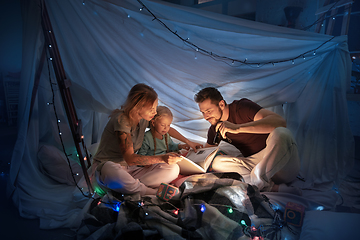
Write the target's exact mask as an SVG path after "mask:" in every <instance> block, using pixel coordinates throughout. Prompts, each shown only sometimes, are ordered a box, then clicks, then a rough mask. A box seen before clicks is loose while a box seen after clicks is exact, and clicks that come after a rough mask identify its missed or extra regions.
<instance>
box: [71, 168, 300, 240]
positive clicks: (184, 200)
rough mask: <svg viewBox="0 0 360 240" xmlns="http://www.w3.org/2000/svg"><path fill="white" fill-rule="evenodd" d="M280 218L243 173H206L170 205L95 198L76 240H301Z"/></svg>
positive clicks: (185, 185) (156, 201)
mask: <svg viewBox="0 0 360 240" xmlns="http://www.w3.org/2000/svg"><path fill="white" fill-rule="evenodd" d="M280 216H281V214H278V211H276V210H273V208H271V203H270V202H269V199H267V198H266V197H265V195H262V194H261V193H260V192H259V190H258V189H257V188H256V187H255V186H251V185H249V184H247V183H245V182H243V181H242V177H241V176H240V175H239V174H237V173H206V174H199V175H192V176H190V177H188V178H187V179H186V180H185V181H184V182H183V183H182V185H181V186H180V187H179V193H178V194H177V195H175V196H174V197H173V198H172V199H170V200H169V201H164V200H161V199H159V198H157V197H156V196H145V197H140V196H139V195H128V196H125V195H122V194H119V193H116V192H108V193H107V194H106V195H105V196H103V197H102V198H97V199H94V200H93V202H92V204H91V206H90V208H89V210H88V212H87V213H86V215H85V218H84V219H83V221H82V224H81V226H80V227H79V229H78V231H77V239H79V240H84V239H86V240H90V239H134V240H135V239H136V240H137V239H219V240H220V239H221V240H224V239H282V238H283V237H282V236H285V235H286V236H287V239H296V232H294V231H293V230H292V229H291V228H289V227H284V226H285V225H284V222H283V221H282V219H281V217H280ZM289 230H291V231H289ZM289 234H290V235H291V236H290V237H289Z"/></svg>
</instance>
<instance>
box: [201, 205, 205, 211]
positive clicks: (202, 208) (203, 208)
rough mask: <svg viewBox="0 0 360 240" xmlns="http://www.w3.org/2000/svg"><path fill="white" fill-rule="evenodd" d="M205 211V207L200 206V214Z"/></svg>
mask: <svg viewBox="0 0 360 240" xmlns="http://www.w3.org/2000/svg"><path fill="white" fill-rule="evenodd" d="M205 210H206V207H205V205H204V204H201V207H200V211H201V212H205Z"/></svg>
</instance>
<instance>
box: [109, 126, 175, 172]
mask: <svg viewBox="0 0 360 240" xmlns="http://www.w3.org/2000/svg"><path fill="white" fill-rule="evenodd" d="M116 135H117V137H118V138H119V139H120V144H119V147H120V151H121V153H122V155H123V157H124V160H125V161H126V163H127V164H128V165H129V166H133V165H151V164H156V163H168V164H175V163H176V162H178V161H181V158H180V157H179V156H178V155H177V154H175V153H168V154H163V155H155V156H143V155H139V154H136V153H134V147H133V142H132V140H131V135H130V133H125V132H116Z"/></svg>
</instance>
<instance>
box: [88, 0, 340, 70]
mask: <svg viewBox="0 0 360 240" xmlns="http://www.w3.org/2000/svg"><path fill="white" fill-rule="evenodd" d="M137 2H138V3H139V4H140V5H141V7H140V9H139V11H143V10H146V11H147V12H148V13H149V14H150V15H151V16H152V17H153V19H152V21H157V22H158V23H159V24H160V25H162V26H163V27H164V28H165V29H166V30H168V31H169V32H170V33H171V34H173V35H175V36H176V37H177V38H178V39H180V40H181V41H182V42H183V43H184V44H185V45H187V46H189V47H190V48H192V49H193V50H194V51H195V52H196V53H200V54H203V55H206V56H209V57H211V58H213V59H215V60H217V61H223V62H225V63H226V64H228V65H229V66H236V67H238V66H240V65H247V66H250V67H257V68H259V67H262V66H264V65H269V64H271V65H273V66H275V64H278V63H285V62H290V63H291V64H295V60H298V59H304V60H305V59H306V57H315V55H316V51H317V50H318V49H320V48H321V47H322V46H323V45H325V44H326V43H328V42H330V41H331V40H333V39H334V38H335V36H331V37H329V39H328V40H326V41H325V42H323V43H321V44H320V45H319V46H318V47H316V48H313V49H310V50H308V51H306V52H304V53H301V54H299V55H297V56H295V57H292V58H288V59H283V60H273V61H265V62H257V61H250V60H249V59H247V58H246V57H244V58H243V59H236V58H232V57H228V56H222V55H219V54H217V53H215V52H213V51H209V50H207V49H205V48H202V47H200V46H198V45H197V44H195V43H193V42H192V41H190V38H188V37H187V38H184V37H182V36H180V34H178V32H177V31H174V30H172V29H171V28H170V27H169V26H167V25H166V23H164V22H163V21H162V20H161V19H159V18H158V17H157V16H156V15H155V14H154V13H153V12H152V11H151V10H150V9H149V8H148V7H147V6H146V5H145V4H144V3H143V2H142V1H141V0H137ZM83 3H85V2H83ZM336 3H337V2H336ZM336 3H335V4H334V5H332V7H331V8H330V9H329V10H328V12H329V11H331V9H333V8H334V6H335V5H336ZM331 17H333V18H334V17H335V16H331ZM319 21H322V20H320V19H318V20H317V21H316V22H315V23H313V24H312V25H310V27H311V26H313V25H315V24H316V23H318V22H319ZM310 27H309V28H310ZM236 63H237V64H236Z"/></svg>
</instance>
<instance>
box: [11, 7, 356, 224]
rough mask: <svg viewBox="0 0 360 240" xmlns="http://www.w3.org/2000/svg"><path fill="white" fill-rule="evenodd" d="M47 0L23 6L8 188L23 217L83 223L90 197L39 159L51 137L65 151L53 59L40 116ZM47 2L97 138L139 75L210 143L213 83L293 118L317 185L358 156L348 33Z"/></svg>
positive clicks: (79, 104) (168, 10)
mask: <svg viewBox="0 0 360 240" xmlns="http://www.w3.org/2000/svg"><path fill="white" fill-rule="evenodd" d="M39 2H41V1H40V0H33V1H23V3H22V5H23V6H22V9H23V24H24V25H23V39H24V40H23V61H22V72H21V90H20V93H21V94H20V104H19V113H18V115H19V119H18V124H19V135H18V139H17V142H16V146H15V149H14V152H13V158H12V162H11V170H10V182H9V188H8V193H9V194H11V197H12V199H13V201H14V202H15V204H16V205H17V206H18V208H19V210H20V214H21V215H22V216H24V217H29V218H37V217H38V218H40V220H41V222H40V227H41V228H57V227H77V226H78V224H79V219H81V214H80V213H81V210H82V209H83V207H84V205H85V204H86V202H87V199H86V198H85V197H82V196H81V194H80V191H78V190H77V189H76V187H74V186H68V185H62V184H56V183H54V182H53V181H51V180H50V179H49V178H48V177H46V176H44V175H43V174H42V173H41V172H40V171H39V167H38V158H37V151H38V149H39V146H40V144H41V143H47V144H50V145H55V146H57V147H59V148H61V146H60V141H59V132H58V128H57V125H56V118H55V115H54V111H53V108H52V106H51V105H47V103H48V102H52V92H51V88H50V84H49V75H50V76H51V78H52V82H54V83H55V82H56V80H55V77H54V74H53V70H52V69H51V63H50V74H49V72H48V67H47V61H46V62H45V64H44V66H43V71H42V73H41V77H40V82H39V87H38V90H37V95H36V98H35V104H34V107H33V110H32V115H31V116H30V99H31V97H32V91H33V86H34V81H35V75H36V71H37V69H38V68H39V59H40V56H41V52H42V49H43V46H44V37H43V31H42V28H41V7H40V6H41V4H40V3H39ZM45 2H46V6H47V9H48V12H49V15H50V19H51V24H52V27H53V30H54V34H55V37H56V40H57V44H58V47H59V50H60V55H61V59H62V63H63V66H64V69H65V72H66V76H67V78H68V79H70V80H71V82H72V86H71V87H70V89H71V92H72V97H73V100H74V103H75V106H76V111H77V115H78V118H79V119H81V120H82V122H83V133H84V137H85V142H86V144H87V146H90V145H91V144H93V143H97V142H98V141H99V139H100V136H101V133H102V129H103V127H104V125H105V124H106V122H107V116H108V114H109V113H110V112H111V110H112V109H115V108H118V107H120V106H121V104H122V103H123V102H124V100H125V98H126V96H127V93H128V91H129V90H130V88H131V87H132V86H133V85H134V84H136V83H140V82H142V83H146V84H148V85H150V86H152V87H153V88H154V89H155V90H156V91H157V93H158V95H159V100H160V101H159V102H160V105H166V106H168V107H169V108H170V109H171V110H172V111H173V114H174V121H173V127H174V128H176V129H178V130H179V131H180V132H181V133H182V134H183V135H184V136H186V137H188V138H191V139H194V140H199V141H205V138H206V133H207V128H208V127H209V124H208V123H207V122H206V121H205V120H204V119H202V115H201V113H200V112H199V110H198V107H197V104H196V103H195V102H194V100H193V97H194V94H195V93H196V92H197V91H198V90H200V89H201V88H202V87H204V86H217V87H218V89H219V90H220V92H222V94H223V96H224V98H225V100H226V101H227V102H228V103H230V102H232V100H235V99H240V98H244V97H246V98H249V99H251V100H253V101H255V102H257V103H259V104H260V105H262V106H263V107H266V108H269V109H271V110H274V111H276V112H278V113H280V114H282V115H283V116H284V117H285V118H286V120H287V124H288V128H289V129H290V130H291V131H292V132H293V134H294V136H295V138H296V140H297V142H298V147H299V153H300V157H301V161H302V166H301V175H302V176H303V177H304V178H305V179H306V183H307V184H308V185H309V186H310V185H312V184H316V183H324V182H333V181H338V180H339V179H341V177H343V176H345V174H346V173H347V170H348V169H349V166H351V165H352V163H353V157H354V156H353V155H354V147H353V138H352V134H351V131H350V126H349V120H348V114H347V104H346V88H347V84H348V83H349V82H350V71H351V61H350V57H349V52H348V46H347V38H346V36H340V37H336V38H334V39H331V36H327V35H322V34H315V33H309V32H304V31H300V30H294V29H288V28H283V27H277V26H271V25H267V24H262V23H258V22H252V21H248V20H243V19H238V18H233V17H229V16H224V15H219V14H214V13H211V12H205V11H202V10H198V9H192V8H187V7H181V6H178V5H172V4H168V3H165V2H161V1H148V0H143V1H142V2H143V3H144V4H145V5H146V7H147V8H148V9H149V10H150V11H151V12H152V13H153V14H154V15H155V16H156V18H157V19H154V16H152V15H151V14H150V13H149V12H148V11H147V10H146V8H145V9H142V11H140V9H141V8H142V7H143V6H142V5H141V4H140V3H139V2H138V1H136V0H86V1H85V4H83V1H82V0H57V1H54V0H52V1H48V0H45ZM158 20H161V21H162V22H163V23H165V25H166V26H164V25H162V24H160V22H159V21H158ZM166 27H168V28H169V29H170V30H171V31H173V32H174V33H176V34H177V35H178V36H180V37H182V38H183V39H188V40H187V41H189V42H191V43H193V44H195V45H196V46H197V47H192V46H191V45H189V44H186V43H185V42H184V41H182V40H181V39H180V38H179V37H177V36H176V35H175V34H173V33H172V32H171V31H169V29H167V28H166ZM330 39H331V40H330ZM329 40H330V41H329ZM197 50H199V51H197ZM202 50H206V51H208V52H210V53H212V54H213V55H208V54H204V52H203V51H202ZM314 51H315V55H314ZM216 55H219V56H223V57H227V58H228V59H225V58H223V59H219V58H217V57H216ZM298 56H300V57H299V58H298ZM303 57H304V58H303ZM234 59H235V60H240V61H244V60H245V59H246V63H254V64H250V65H249V64H241V63H240V62H238V61H234ZM292 60H294V61H292ZM257 63H260V64H259V65H258V64H257ZM264 63H269V64H264ZM272 63H274V64H272ZM54 93H55V102H54V103H55V105H56V107H57V114H58V118H59V119H61V120H63V121H62V123H61V124H60V129H61V132H62V137H63V139H64V143H65V148H66V151H67V153H69V152H71V151H73V150H72V149H73V148H74V147H73V143H72V136H71V133H70V131H69V129H68V127H67V123H66V116H65V113H64V111H63V108H62V102H61V98H60V93H59V91H58V88H57V87H56V85H55V92H54ZM29 119H30V120H29ZM73 192H75V194H73Z"/></svg>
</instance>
